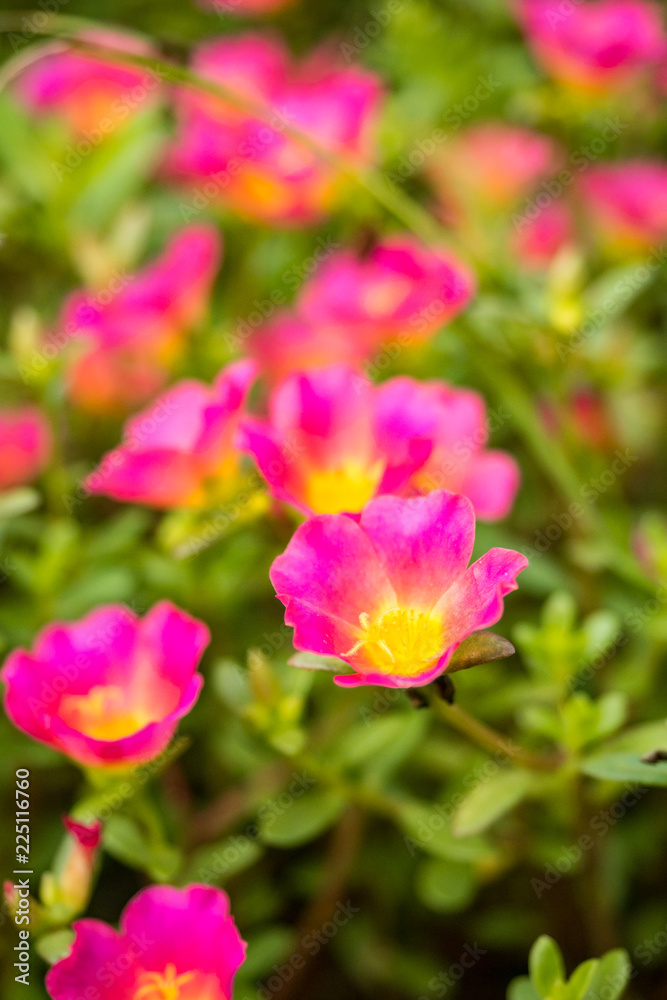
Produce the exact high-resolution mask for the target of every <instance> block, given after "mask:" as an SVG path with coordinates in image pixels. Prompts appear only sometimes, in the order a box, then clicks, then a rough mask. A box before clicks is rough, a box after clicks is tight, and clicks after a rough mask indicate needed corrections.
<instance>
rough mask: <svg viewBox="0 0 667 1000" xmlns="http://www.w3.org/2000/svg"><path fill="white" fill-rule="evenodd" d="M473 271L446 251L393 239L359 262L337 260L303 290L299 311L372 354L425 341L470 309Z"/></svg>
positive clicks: (350, 257) (345, 255)
mask: <svg viewBox="0 0 667 1000" xmlns="http://www.w3.org/2000/svg"><path fill="white" fill-rule="evenodd" d="M474 292H475V278H474V275H473V273H472V271H471V270H470V269H469V268H468V267H467V266H466V265H465V264H463V263H462V262H461V261H459V260H457V259H456V258H455V257H454V256H453V255H452V254H450V253H449V252H448V251H445V250H432V249H430V248H429V247H426V246H423V245H422V244H420V243H419V242H418V241H417V240H416V239H413V238H411V237H409V236H395V237H392V238H389V239H387V240H385V241H384V242H382V243H380V244H378V245H377V246H376V247H374V249H373V250H371V252H370V253H369V254H368V256H367V257H365V258H362V259H359V258H358V257H356V256H355V255H354V254H353V253H351V252H350V251H348V250H344V251H342V252H341V253H337V254H334V255H333V256H332V257H330V258H329V259H328V260H326V261H324V263H323V264H322V265H321V266H320V268H319V269H318V271H317V272H316V274H315V275H314V277H313V278H311V279H310V281H308V282H306V284H305V285H304V286H303V288H302V289H301V294H300V297H299V302H298V307H297V308H298V311H299V313H300V315H301V316H302V317H304V318H305V319H306V320H308V321H310V322H311V323H313V324H316V325H319V326H326V327H334V326H339V327H341V328H343V329H346V330H348V331H350V333H351V334H353V335H354V339H355V340H356V341H358V342H359V343H361V344H367V345H369V347H370V348H371V349H372V348H373V347H377V346H378V345H380V344H381V343H382V342H383V341H387V340H391V339H392V338H398V337H401V335H404V336H405V338H406V340H407V341H408V342H409V341H410V340H413V341H421V340H425V339H426V338H427V337H429V336H431V335H432V334H434V333H435V332H436V331H437V330H438V329H439V328H440V327H442V326H444V325H445V324H446V323H448V322H450V320H452V319H453V318H454V317H455V316H457V315H458V314H459V313H460V312H461V311H462V310H463V309H465V307H466V306H467V305H468V304H469V303H470V300H471V299H472V297H473V294H474Z"/></svg>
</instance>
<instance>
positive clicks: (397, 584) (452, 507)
mask: <svg viewBox="0 0 667 1000" xmlns="http://www.w3.org/2000/svg"><path fill="white" fill-rule="evenodd" d="M360 523H361V528H362V530H363V531H364V532H365V533H366V534H367V535H368V538H369V539H370V541H371V543H372V545H373V547H374V549H375V552H376V554H377V558H378V560H379V562H380V563H381V565H382V566H383V567H384V570H385V572H386V574H387V577H388V579H389V581H390V583H391V586H392V587H393V589H394V591H395V593H396V599H397V602H398V605H399V606H402V607H407V608H410V607H412V608H415V609H416V608H424V609H425V610H426V609H430V608H432V607H433V606H434V605H435V604H437V602H438V601H439V600H440V598H441V597H442V595H443V594H444V593H445V591H447V590H448V589H449V588H450V587H451V586H452V584H453V583H454V581H455V580H456V579H457V578H458V577H459V576H460V575H461V574H462V573H463V572H464V570H465V568H466V566H467V565H468V562H469V560H470V555H471V553H472V546H473V542H474V538H475V517H474V513H473V509H472V504H471V503H470V501H469V500H467V499H466V497H462V496H457V495H456V494H454V493H449V492H447V490H435V491H434V492H433V493H430V494H429V495H428V496H426V497H416V498H414V499H408V500H404V499H402V498H401V497H392V496H384V497H378V498H377V499H375V500H371V502H370V503H369V504H367V505H366V507H365V508H364V510H363V511H362V514H361V522H360Z"/></svg>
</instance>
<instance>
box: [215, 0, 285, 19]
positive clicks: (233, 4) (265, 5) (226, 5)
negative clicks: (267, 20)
mask: <svg viewBox="0 0 667 1000" xmlns="http://www.w3.org/2000/svg"><path fill="white" fill-rule="evenodd" d="M294 2H295V0H200V3H201V6H202V7H210V8H212V9H213V10H214V11H216V12H217V13H218V14H221V15H222V14H239V15H240V16H241V17H255V16H259V15H261V14H271V13H273V12H274V11H277V10H283V9H284V8H285V7H290V6H291V5H292V4H293V3H294Z"/></svg>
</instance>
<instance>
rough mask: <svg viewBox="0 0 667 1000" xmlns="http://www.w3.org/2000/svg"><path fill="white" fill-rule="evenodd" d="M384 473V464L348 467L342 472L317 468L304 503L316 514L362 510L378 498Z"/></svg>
mask: <svg viewBox="0 0 667 1000" xmlns="http://www.w3.org/2000/svg"><path fill="white" fill-rule="evenodd" d="M382 472H383V468H382V463H381V462H376V463H375V464H374V465H371V466H365V467H364V466H361V465H346V466H343V467H341V468H339V469H322V470H319V469H318V470H317V471H314V472H312V473H311V474H310V475H309V476H308V478H307V480H306V487H305V496H304V500H305V502H306V504H307V505H308V507H310V509H311V510H313V511H314V512H315V513H316V514H340V513H341V512H342V511H346V510H349V511H358V510H361V509H362V507H364V506H365V505H366V504H367V503H368V501H369V500H370V499H371V498H372V497H373V496H374V495H375V491H376V490H377V488H378V485H379V483H380V479H381V478H382Z"/></svg>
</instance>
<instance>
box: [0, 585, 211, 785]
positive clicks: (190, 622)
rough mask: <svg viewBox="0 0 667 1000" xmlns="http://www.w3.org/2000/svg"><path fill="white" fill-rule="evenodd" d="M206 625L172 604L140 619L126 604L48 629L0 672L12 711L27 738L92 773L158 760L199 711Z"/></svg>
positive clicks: (7, 707) (9, 712)
mask: <svg viewBox="0 0 667 1000" xmlns="http://www.w3.org/2000/svg"><path fill="white" fill-rule="evenodd" d="M208 642H209V632H208V629H207V627H206V626H205V625H204V624H203V623H202V622H200V621H197V620H196V619H195V618H191V617H190V615H187V614H186V613H185V612H184V611H181V610H180V609H179V608H177V607H175V606H174V605H173V604H170V603H169V602H168V601H163V602H161V603H160V604H156V605H155V606H154V607H153V608H152V609H151V610H150V611H149V612H148V614H147V615H146V616H145V618H143V619H140V618H138V616H137V615H136V614H135V613H134V612H133V611H131V610H130V609H129V608H127V607H125V606H124V605H122V604H109V605H106V606H104V607H100V608H97V609H96V610H95V611H92V612H91V613H90V614H88V615H86V617H85V618H82V619H81V620H80V621H78V622H65V623H55V624H52V625H49V626H47V627H46V628H45V629H43V630H42V631H41V632H40V633H39V635H38V636H37V639H36V641H35V644H34V647H33V649H32V650H31V651H28V650H25V649H18V650H15V651H14V652H13V653H11V654H10V655H9V657H8V658H7V661H6V663H5V665H4V667H3V669H2V672H1V673H0V678H1V679H2V680H3V681H4V683H5V685H6V689H5V711H6V712H7V715H8V716H9V718H10V719H11V721H12V722H13V723H14V725H15V726H16V727H17V728H18V729H21V730H22V731H23V732H24V733H27V734H28V736H31V737H32V738H33V739H35V740H39V741H40V742H41V743H46V744H47V745H48V746H51V747H53V748H54V749H55V750H58V751H59V752H60V753H63V754H66V755H67V756H69V757H71V758H72V759H73V760H75V761H77V762H78V763H79V764H82V765H84V766H86V767H105V766H123V767H129V766H131V765H135V764H140V763H144V762H146V761H148V760H152V759H153V758H154V757H157V756H158V755H159V754H160V753H162V751H163V750H164V749H165V748H166V747H167V745H168V744H169V741H170V740H171V738H172V736H173V735H174V732H175V731H176V727H177V725H178V720H179V719H180V718H182V717H183V716H184V715H187V713H188V712H189V711H190V710H191V709H192V706H193V705H194V703H195V702H196V700H197V698H198V696H199V692H200V690H201V686H202V683H203V678H202V676H201V674H198V673H196V670H197V664H198V662H199V659H200V657H201V655H202V652H203V651H204V649H205V647H206V646H207V644H208Z"/></svg>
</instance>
